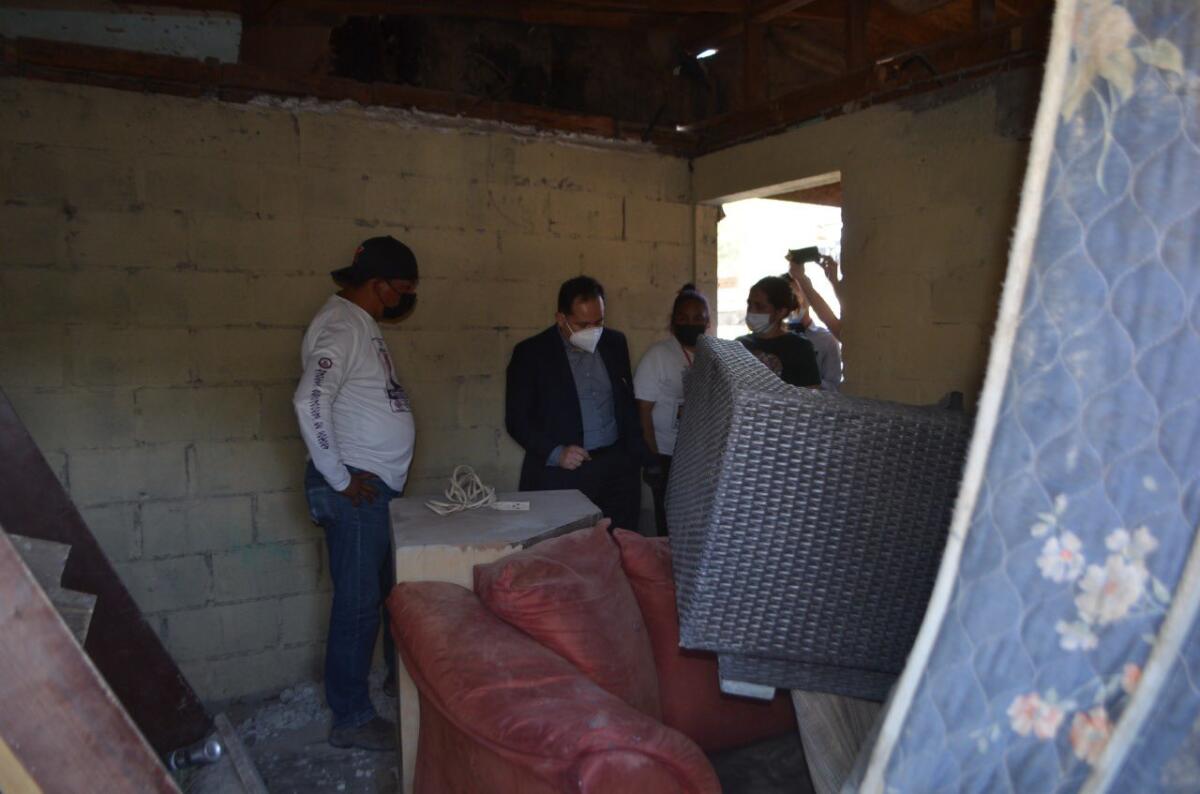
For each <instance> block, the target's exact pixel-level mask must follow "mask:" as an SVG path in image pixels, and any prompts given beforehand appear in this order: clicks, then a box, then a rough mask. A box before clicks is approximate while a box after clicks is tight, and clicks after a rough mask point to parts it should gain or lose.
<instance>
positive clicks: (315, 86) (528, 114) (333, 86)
mask: <svg viewBox="0 0 1200 794" xmlns="http://www.w3.org/2000/svg"><path fill="white" fill-rule="evenodd" d="M0 44H3V45H4V52H5V62H4V63H5V70H6V71H7V73H9V74H16V75H20V76H24V77H30V78H34V79H42V80H53V81H58V82H72V83H82V84H87V85H103V86H106V87H110V88H116V89H120V90H128V91H155V92H158V93H165V94H174V95H180V96H217V97H219V98H220V99H222V100H225V101H229V102H248V101H250V100H251V99H254V98H255V97H258V96H262V95H264V94H267V95H277V96H297V97H316V98H318V99H324V100H329V101H342V100H346V99H349V100H352V101H354V102H358V103H359V104H361V105H381V106H384V107H396V108H412V109H417V110H423V111H427V112H431V113H439V114H445V115H451V116H467V117H470V118H478V119H485V120H490V121H498V122H502V123H507V124H518V125H526V126H531V127H535V128H537V129H548V130H557V131H562V132H570V133H575V134H580V135H593V136H597V137H603V138H609V139H616V140H624V141H630V142H634V141H637V142H641V140H642V135H643V133H644V131H645V127H646V125H645V122H628V121H622V120H619V119H614V118H612V117H608V116H596V115H589V114H584V113H573V112H569V111H561V110H555V109H553V108H547V107H540V106H537V105H527V104H522V103H517V102H495V101H492V100H485V99H482V98H479V97H472V96H466V95H463V94H454V93H450V92H447V91H435V90H431V89H425V88H415V87H411V86H404V85H398V84H394V83H361V82H358V81H357V80H349V79H344V78H338V77H324V76H312V75H310V76H297V75H284V74H278V73H275V72H272V71H269V70H266V69H263V68H260V67H257V66H253V65H246V64H213V65H209V64H201V63H200V62H199V61H193V60H190V59H187V58H176V57H173V56H167V55H148V54H145V53H127V52H123V51H121V50H113V49H109V48H106V47H91V46H88V45H79V44H70V43H65V42H48V41H40V40H34V39H17V40H15V41H12V40H4V39H0ZM27 52H28V53H31V54H32V55H31V57H30V58H26V57H25V53H27ZM197 65H199V67H202V68H198V66H197ZM650 142H651V143H652V144H653V145H654V146H655V147H656V148H658V149H660V150H664V151H668V152H671V153H674V154H691V153H693V151H694V142H695V137H694V136H692V135H690V134H687V133H679V132H677V131H675V130H672V129H668V128H663V127H660V128H657V129H656V130H654V132H653V134H652V135H651V138H650ZM181 744H186V742H181Z"/></svg>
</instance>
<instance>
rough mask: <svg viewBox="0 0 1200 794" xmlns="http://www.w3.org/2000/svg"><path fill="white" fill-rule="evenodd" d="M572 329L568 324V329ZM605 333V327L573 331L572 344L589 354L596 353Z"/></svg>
mask: <svg viewBox="0 0 1200 794" xmlns="http://www.w3.org/2000/svg"><path fill="white" fill-rule="evenodd" d="M570 327H571V324H570V323H567V328H570ZM603 333H604V328H603V326H599V325H598V326H596V327H595V328H584V329H583V330H581V331H576V330H574V329H572V331H571V338H570V342H571V344H573V345H575V347H577V348H579V349H580V350H583V351H585V352H588V353H595V352H596V345H598V344H600V335H601V334H603Z"/></svg>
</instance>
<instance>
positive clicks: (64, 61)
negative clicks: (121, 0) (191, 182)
mask: <svg viewBox="0 0 1200 794" xmlns="http://www.w3.org/2000/svg"><path fill="white" fill-rule="evenodd" d="M0 51H2V52H3V54H4V62H3V72H4V73H5V74H9V75H14V76H24V77H29V78H33V79H44V80H54V81H58V82H70V83H82V84H88V85H104V86H108V87H112V88H118V89H122V90H131V91H154V92H156V93H164V94H173V95H180V96H193V97H198V96H210V97H211V96H215V97H218V98H220V99H223V100H226V101H231V102H247V101H249V100H251V99H253V98H255V97H258V96H262V95H264V94H270V95H279V96H297V97H315V98H317V99H323V100H329V101H341V100H346V99H350V100H352V101H354V102H357V103H359V104H361V105H363V106H370V105H380V106H385V107H393V108H401V109H415V110H422V111H428V112H431V113H439V114H444V115H449V116H466V117H469V118H478V119H485V120H490V121H497V122H502V123H508V124H517V125H523V126H530V127H535V128H538V129H548V130H557V131H562V132H571V133H577V134H582V135H592V136H597V137H602V138H609V139H616V140H629V141H640V140H641V139H642V136H643V134H644V132H645V127H646V125H645V123H644V122H625V121H620V120H618V119H614V118H612V117H609V116H598V115H589V114H584V113H572V112H568V111H561V110H555V109H552V108H545V107H540V106H537V105H526V104H522V103H518V102H495V101H491V100H486V99H482V98H480V97H473V96H466V95H463V94H455V93H451V92H447V91H435V90H431V89H425V88H415V87H411V86H404V85H397V84H394V83H363V82H359V81H357V80H349V79H345V78H339V77H323V76H312V75H307V76H289V75H281V74H278V73H274V72H271V71H268V70H265V69H262V68H259V67H255V66H251V65H246V64H208V63H205V62H203V61H197V60H193V59H190V58H179V57H175V56H170V55H155V54H149V53H137V52H127V51H123V50H115V49H111V48H108V47H94V46H90V45H84V44H72V43H67V42H60V41H44V40H39V39H27V38H22V39H5V38H2V37H0ZM650 141H651V142H652V143H653V144H654V145H655V146H657V147H659V148H660V149H663V150H666V151H670V152H672V153H675V154H682V155H688V154H693V153H694V141H695V136H694V135H692V134H691V133H687V132H679V131H675V130H672V129H657V130H655V131H654V132H653V133H652V135H651V137H650Z"/></svg>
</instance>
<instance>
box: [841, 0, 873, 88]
mask: <svg viewBox="0 0 1200 794" xmlns="http://www.w3.org/2000/svg"><path fill="white" fill-rule="evenodd" d="M869 12H870V0H847V2H846V68H847V69H849V70H850V71H852V72H853V71H857V70H859V69H863V68H865V67H866V66H867V15H868V13H869Z"/></svg>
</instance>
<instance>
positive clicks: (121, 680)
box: [0, 390, 211, 754]
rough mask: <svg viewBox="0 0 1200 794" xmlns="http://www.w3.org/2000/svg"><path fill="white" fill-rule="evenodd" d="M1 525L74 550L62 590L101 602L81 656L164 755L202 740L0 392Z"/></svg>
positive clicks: (198, 711) (115, 580) (205, 725)
mask: <svg viewBox="0 0 1200 794" xmlns="http://www.w3.org/2000/svg"><path fill="white" fill-rule="evenodd" d="M0 449H2V450H4V454H3V455H0V525H3V526H6V527H8V528H9V529H10V530H11V531H12V532H14V533H17V534H20V535H26V536H28V537H31V538H39V539H41V540H52V541H57V542H58V543H66V544H68V545H69V546H70V547H71V554H70V556H69V557H68V559H67V567H66V570H65V571H64V573H63V576H62V586H63V587H64V588H67V589H69V590H77V591H79V592H83V593H93V594H95V595H96V606H95V610H94V612H93V614H92V620H91V628H90V630H89V632H88V636H87V642H86V644H85V645H84V650H86V651H87V653H88V656H90V657H91V660H92V662H93V663H94V664H95V665H96V668H97V669H98V670H99V671H100V674H101V675H103V676H104V678H105V680H106V681H107V682H108V685H109V686H110V687H112V691H113V692H114V693H115V694H116V696H117V698H118V699H119V700H120V701H121V703H122V705H124V706H125V709H126V710H127V711H128V712H129V716H130V717H132V718H133V721H134V723H135V724H136V725H137V726H138V728H139V729H140V730H141V731H142V733H143V734H144V735H145V736H146V738H147V739H148V740H149V741H150V744H151V745H152V746H153V747H154V748H155V749H156V750H157V751H158V752H159V753H160V754H161V753H166V752H168V751H170V750H173V749H175V748H177V747H182V746H184V745H186V744H191V743H192V742H194V741H196V740H198V739H200V738H201V737H203V736H204V735H205V734H207V733H208V731H209V728H210V725H211V720H210V719H209V716H208V713H207V711H206V710H205V709H204V706H203V705H201V703H200V700H199V699H198V698H197V697H196V693H195V692H194V691H192V687H191V685H189V684H188V682H187V680H186V679H185V678H184V677H183V674H182V673H181V672H180V671H179V668H178V667H177V666H176V664H175V661H174V660H173V659H172V658H171V656H170V654H168V653H167V650H166V648H164V647H163V644H162V641H161V640H159V638H158V635H157V634H155V633H154V630H153V629H152V628H151V627H150V624H149V623H147V622H146V619H145V618H144V617H142V613H141V611H140V610H139V609H138V607H137V604H136V603H134V600H133V597H132V596H130V595H129V591H128V590H126V589H125V585H124V584H122V583H121V580H120V578H119V577H118V576H117V573H116V571H115V570H114V569H113V566H112V564H111V563H110V562H109V561H108V557H106V556H105V554H104V552H103V551H102V550H101V549H100V545H99V544H98V543H97V542H96V539H95V537H93V536H92V533H91V531H90V530H89V529H88V527H87V524H85V523H84V521H83V518H82V517H81V516H80V515H79V511H78V510H76V509H75V505H74V504H73V503H72V502H71V499H70V497H69V496H67V492H66V491H65V490H64V489H63V487H62V485H61V484H60V483H59V481H58V478H57V477H55V476H54V472H53V471H52V470H51V469H50V466H49V464H47V463H46V459H45V458H44V457H43V456H42V453H41V451H40V450H38V448H37V445H35V444H34V442H33V439H32V438H31V437H30V435H29V432H28V431H27V430H26V429H25V425H24V424H22V423H21V420H20V418H19V417H18V416H17V414H16V412H15V411H14V410H13V407H12V404H11V403H10V402H9V401H8V398H7V397H6V396H5V395H4V392H3V390H0Z"/></svg>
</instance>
